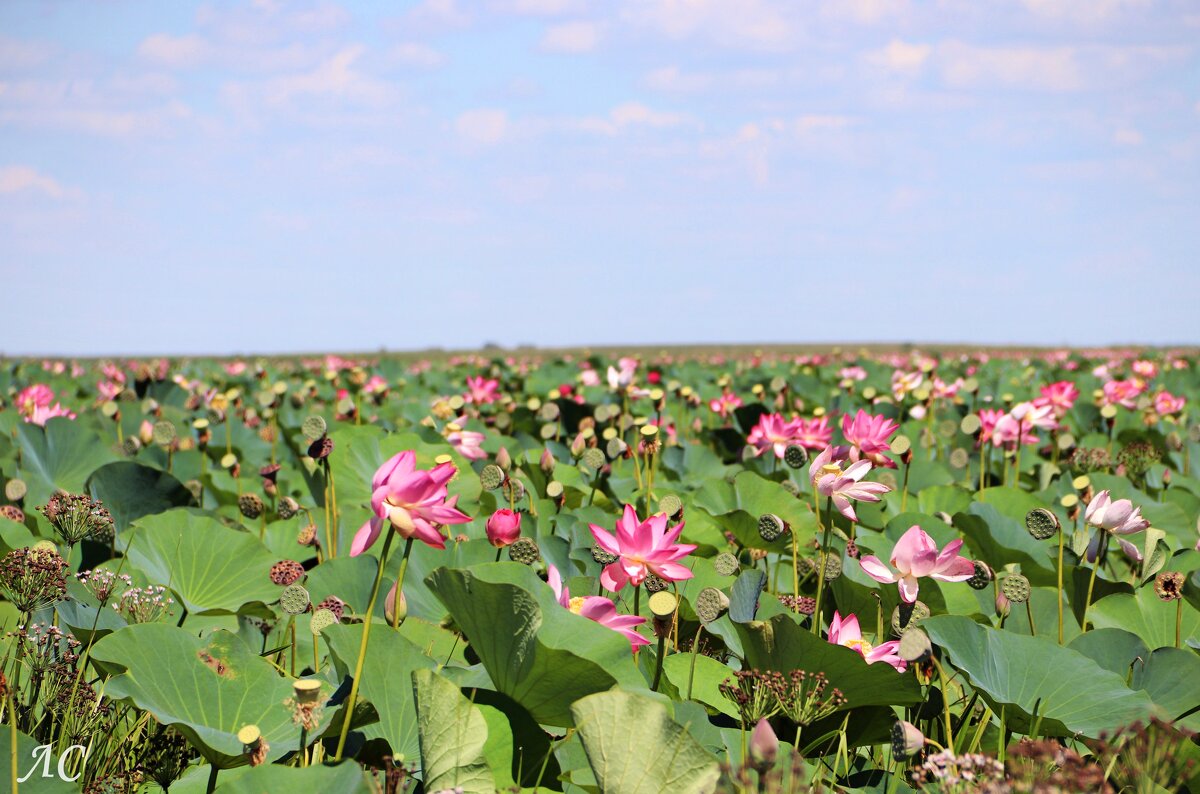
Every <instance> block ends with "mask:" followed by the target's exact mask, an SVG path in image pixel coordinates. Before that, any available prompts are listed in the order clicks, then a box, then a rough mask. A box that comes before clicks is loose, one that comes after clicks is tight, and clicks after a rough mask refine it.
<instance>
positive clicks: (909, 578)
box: [858, 526, 975, 604]
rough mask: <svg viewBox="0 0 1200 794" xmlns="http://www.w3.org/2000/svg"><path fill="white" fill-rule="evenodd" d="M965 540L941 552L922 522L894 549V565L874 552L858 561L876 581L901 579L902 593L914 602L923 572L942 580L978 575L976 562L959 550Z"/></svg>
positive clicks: (906, 600) (965, 579)
mask: <svg viewBox="0 0 1200 794" xmlns="http://www.w3.org/2000/svg"><path fill="white" fill-rule="evenodd" d="M962 544H963V542H962V541H961V540H952V541H950V542H949V543H947V544H946V547H945V548H944V549H942V550H941V552H938V547H937V544H936V543H934V542H933V538H931V537H929V535H928V534H927V533H926V532H925V530H923V529H921V528H920V527H919V526H912V527H909V529H908V531H907V532H905V533H904V535H903V536H902V537H901V538H900V540H898V541H897V542H896V546H895V548H893V549H892V560H891V563H892V567H891V568H889V567H888V566H886V565H884V564H883V563H882V562H880V561H879V558H878V557H876V556H875V555H870V556H867V557H863V558H862V559H861V560H859V562H858V564H859V565H860V566H861V567H862V569H863V572H864V573H865V574H866V575H867V576H869V577H871V578H872V579H874V580H875V581H877V582H882V583H884V584H892V583H898V584H899V585H900V597H901V598H903V599H904V600H905V602H907V603H909V604H911V603H912V602H914V601H916V600H917V586H918V585H917V580H918V579H920V578H921V577H923V576H929V577H931V578H933V579H938V580H941V581H943V582H965V581H967V580H968V579H970V578H971V577H972V576H974V575H975V563H973V562H971V561H970V560H968V559H967V558H966V557H960V556H959V554H958V550H959V549H960V548H961V547H962ZM893 569H895V570H893Z"/></svg>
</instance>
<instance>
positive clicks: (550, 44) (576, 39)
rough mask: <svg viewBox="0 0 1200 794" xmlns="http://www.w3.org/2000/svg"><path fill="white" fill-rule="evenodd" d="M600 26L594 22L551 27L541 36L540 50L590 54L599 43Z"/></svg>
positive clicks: (566, 23)
mask: <svg viewBox="0 0 1200 794" xmlns="http://www.w3.org/2000/svg"><path fill="white" fill-rule="evenodd" d="M601 32H602V26H601V25H600V24H598V23H595V22H565V23H563V24H561V25H551V26H550V27H548V28H546V33H545V34H544V35H543V36H542V42H541V48H542V49H543V50H546V51H547V52H563V53H579V52H591V51H592V50H594V49H596V45H597V44H599V43H600V35H601Z"/></svg>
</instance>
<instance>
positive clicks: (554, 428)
mask: <svg viewBox="0 0 1200 794" xmlns="http://www.w3.org/2000/svg"><path fill="white" fill-rule="evenodd" d="M552 404H553V403H552ZM538 435H539V436H541V439H542V441H549V440H550V439H552V438H554V437H555V436H557V435H558V425H542V427H541V429H540V430H538Z"/></svg>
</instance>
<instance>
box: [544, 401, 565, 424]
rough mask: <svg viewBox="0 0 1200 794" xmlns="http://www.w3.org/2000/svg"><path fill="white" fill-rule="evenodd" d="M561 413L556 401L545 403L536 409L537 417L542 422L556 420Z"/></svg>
mask: <svg viewBox="0 0 1200 794" xmlns="http://www.w3.org/2000/svg"><path fill="white" fill-rule="evenodd" d="M561 413H562V411H561V410H560V409H559V407H558V403H546V404H545V405H543V406H542V407H541V408H539V409H538V419H541V420H542V421H543V422H557V421H558V417H559V415H560V414H561Z"/></svg>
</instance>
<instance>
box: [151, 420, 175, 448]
mask: <svg viewBox="0 0 1200 794" xmlns="http://www.w3.org/2000/svg"><path fill="white" fill-rule="evenodd" d="M151 438H153V439H154V443H155V444H158V445H159V446H160V447H165V446H167V445H169V444H170V443H171V442H172V441H174V440H175V425H173V424H171V423H170V422H168V421H167V420H165V419H163V420H161V421H158V422H155V423H154V429H153V430H152V431H151Z"/></svg>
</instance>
